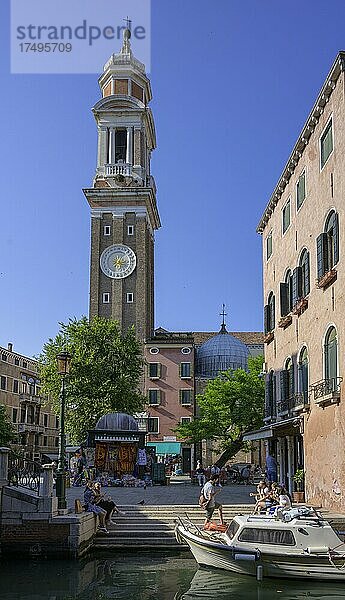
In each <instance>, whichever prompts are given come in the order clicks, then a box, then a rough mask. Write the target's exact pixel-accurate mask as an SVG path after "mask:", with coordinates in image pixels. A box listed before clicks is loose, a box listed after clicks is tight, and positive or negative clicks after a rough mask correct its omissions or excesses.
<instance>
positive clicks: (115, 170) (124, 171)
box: [105, 162, 132, 177]
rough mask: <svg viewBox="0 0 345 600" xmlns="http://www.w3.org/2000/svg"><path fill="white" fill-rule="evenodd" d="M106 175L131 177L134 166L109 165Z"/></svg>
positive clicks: (121, 163)
mask: <svg viewBox="0 0 345 600" xmlns="http://www.w3.org/2000/svg"><path fill="white" fill-rule="evenodd" d="M105 174H106V176H108V177H116V175H122V176H123V177H130V176H131V175H132V166H131V165H129V164H128V163H124V162H118V163H115V164H113V165H111V164H108V165H105Z"/></svg>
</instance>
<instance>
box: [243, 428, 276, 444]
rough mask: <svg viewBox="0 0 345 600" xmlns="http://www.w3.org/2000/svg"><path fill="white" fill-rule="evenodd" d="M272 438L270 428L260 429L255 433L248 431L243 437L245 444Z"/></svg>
mask: <svg viewBox="0 0 345 600" xmlns="http://www.w3.org/2000/svg"><path fill="white" fill-rule="evenodd" d="M272 437H273V431H272V427H261V429H257V430H256V431H250V432H249V433H246V434H245V435H244V436H243V440H244V441H245V442H251V441H254V440H268V439H270V438H272Z"/></svg>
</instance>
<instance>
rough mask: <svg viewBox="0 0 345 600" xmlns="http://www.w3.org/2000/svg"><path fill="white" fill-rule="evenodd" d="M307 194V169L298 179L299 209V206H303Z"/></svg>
mask: <svg viewBox="0 0 345 600" xmlns="http://www.w3.org/2000/svg"><path fill="white" fill-rule="evenodd" d="M305 196H306V189H305V171H303V173H301V175H300V176H299V179H298V181H297V186H296V204H297V210H298V209H299V208H301V206H302V204H303V202H304V200H305Z"/></svg>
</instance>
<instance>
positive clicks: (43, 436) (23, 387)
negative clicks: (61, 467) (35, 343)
mask: <svg viewBox="0 0 345 600" xmlns="http://www.w3.org/2000/svg"><path fill="white" fill-rule="evenodd" d="M0 404H2V405H4V406H5V407H6V411H7V415H8V417H9V419H10V421H11V422H12V423H13V425H14V428H15V430H16V432H17V434H18V438H17V443H16V444H15V446H17V447H18V448H20V449H21V450H23V451H24V454H25V456H26V457H27V458H31V459H36V460H42V459H44V458H45V459H50V460H53V459H56V458H57V456H58V446H59V419H58V417H57V416H56V415H55V414H54V413H53V412H52V410H51V408H50V406H49V405H48V404H47V402H46V401H45V399H44V398H43V397H42V396H41V393H40V380H39V375H38V365H37V362H36V361H35V360H33V359H32V358H28V357H27V356H23V355H22V354H18V353H17V352H14V351H13V346H12V344H8V346H7V348H3V347H0Z"/></svg>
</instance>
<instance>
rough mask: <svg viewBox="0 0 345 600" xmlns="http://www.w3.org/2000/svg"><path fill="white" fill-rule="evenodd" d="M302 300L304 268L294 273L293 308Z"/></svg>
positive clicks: (295, 270)
mask: <svg viewBox="0 0 345 600" xmlns="http://www.w3.org/2000/svg"><path fill="white" fill-rule="evenodd" d="M300 298H302V268H301V267H296V268H295V269H294V270H293V273H292V306H296V304H297V302H298V300H300Z"/></svg>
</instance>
